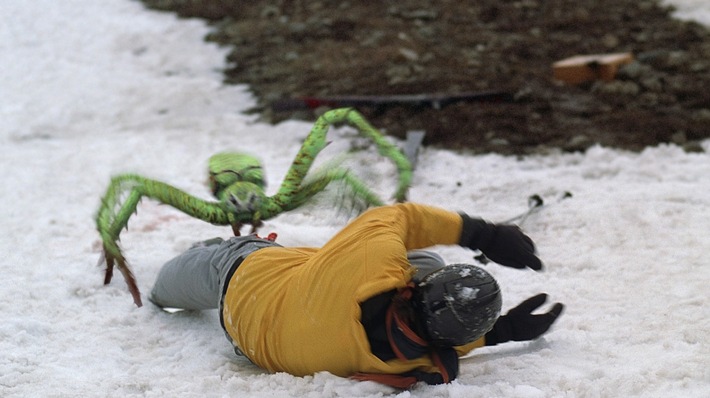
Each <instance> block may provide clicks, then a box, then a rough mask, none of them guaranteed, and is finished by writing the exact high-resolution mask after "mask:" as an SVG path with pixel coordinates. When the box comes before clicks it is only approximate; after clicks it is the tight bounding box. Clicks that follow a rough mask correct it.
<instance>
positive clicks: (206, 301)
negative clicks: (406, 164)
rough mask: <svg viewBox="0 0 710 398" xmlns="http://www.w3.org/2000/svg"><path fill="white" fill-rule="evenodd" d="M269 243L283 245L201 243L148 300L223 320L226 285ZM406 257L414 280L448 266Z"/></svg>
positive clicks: (165, 271) (162, 275)
mask: <svg viewBox="0 0 710 398" xmlns="http://www.w3.org/2000/svg"><path fill="white" fill-rule="evenodd" d="M270 246H280V245H278V244H276V243H274V242H271V241H268V240H265V239H261V238H257V237H256V236H253V235H251V236H236V237H233V238H230V239H228V240H222V239H220V238H215V239H211V240H208V241H204V242H200V243H198V244H196V245H194V246H193V247H191V248H190V249H188V250H187V251H186V252H184V253H182V254H180V255H178V256H177V257H175V258H173V259H172V260H170V261H168V262H167V263H165V265H163V267H162V268H161V269H160V272H159V273H158V277H157V279H156V281H155V285H154V286H153V291H152V292H151V294H150V297H149V300H150V301H151V302H153V304H155V305H157V306H159V307H161V308H180V309H186V310H207V309H219V310H220V319H221V315H222V314H221V309H222V306H221V304H222V300H223V296H224V293H225V291H226V287H227V286H226V284H227V283H228V282H229V279H230V278H231V276H232V275H233V274H234V271H236V269H237V267H238V266H239V264H241V262H242V261H243V260H244V259H245V258H246V257H247V256H248V255H249V254H251V253H253V252H254V251H256V250H259V249H261V248H264V247H270ZM407 259H408V260H409V262H410V264H412V265H413V266H414V267H416V268H417V274H416V275H415V277H414V279H415V281H416V280H421V278H422V277H423V276H424V275H426V274H428V273H430V272H432V271H435V270H437V269H439V268H441V267H443V266H444V265H445V264H444V260H443V259H442V258H441V256H439V255H438V254H436V253H434V252H430V251H424V250H413V251H410V252H409V253H407Z"/></svg>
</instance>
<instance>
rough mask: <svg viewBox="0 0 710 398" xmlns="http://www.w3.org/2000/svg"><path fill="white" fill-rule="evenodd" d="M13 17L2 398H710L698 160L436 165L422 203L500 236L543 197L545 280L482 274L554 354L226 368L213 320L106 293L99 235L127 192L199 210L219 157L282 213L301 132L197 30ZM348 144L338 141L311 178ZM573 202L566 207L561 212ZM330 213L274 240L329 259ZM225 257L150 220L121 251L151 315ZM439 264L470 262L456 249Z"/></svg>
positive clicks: (631, 157) (279, 225) (1, 159)
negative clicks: (171, 285)
mask: <svg viewBox="0 0 710 398" xmlns="http://www.w3.org/2000/svg"><path fill="white" fill-rule="evenodd" d="M673 3H674V4H677V5H678V6H679V13H678V16H679V17H682V18H695V19H697V20H698V21H700V22H702V23H705V24H710V2H707V1H705V0H675V1H673ZM0 13H1V14H2V15H3V16H4V18H3V23H2V24H1V25H0V59H1V60H2V68H0V170H2V177H3V178H2V180H0V181H1V182H0V184H2V185H1V186H2V190H1V191H0V192H1V193H0V220H1V222H2V232H3V233H2V235H0V253H1V254H2V258H1V259H0V353H1V354H0V396H2V397H77V396H83V397H130V396H141V397H157V396H167V397H183V396H199V397H223V396H238V397H246V396H251V397H291V396H293V397H323V396H339V397H382V396H390V395H392V396H400V397H522V398H535V397H611V396H614V397H632V396H638V397H707V396H710V348H709V347H710V346H709V344H708V341H710V306H709V305H708V298H709V293H708V286H709V285H710V283H709V282H710V269H709V262H710V260H709V256H708V253H710V238H708V228H709V226H710V193H709V192H710V157H709V156H708V154H707V153H685V152H684V151H683V150H681V149H680V148H678V147H675V146H667V145H663V146H659V147H655V148H648V149H647V150H645V151H643V152H641V153H628V152H622V151H618V150H613V149H608V148H601V147H595V148H592V149H591V150H589V151H588V152H586V153H584V154H580V153H577V154H552V155H547V156H531V157H526V158H523V159H517V158H513V157H503V156H498V155H483V156H471V155H467V154H461V153H454V152H450V151H444V150H437V149H431V148H424V149H423V151H422V152H421V154H420V158H419V162H418V167H417V169H416V171H415V175H414V183H413V186H412V188H411V191H410V200H411V201H415V202H421V203H426V204H432V205H439V206H445V207H446V208H449V209H451V210H456V211H465V212H468V213H469V214H471V215H475V216H481V217H484V218H486V219H488V220H491V221H497V220H505V219H507V218H509V217H511V216H513V215H515V214H518V213H520V212H523V211H524V210H525V207H526V199H527V197H528V196H529V195H532V194H535V193H537V194H540V195H541V196H542V197H543V198H545V199H546V201H547V202H549V203H551V206H549V207H548V208H546V209H544V210H543V211H541V212H539V213H537V214H535V215H533V216H531V217H529V218H528V219H527V220H526V222H525V224H524V225H523V228H524V229H525V231H526V232H527V233H528V234H529V235H530V236H531V237H532V238H533V239H534V240H535V242H536V243H537V247H538V250H539V254H540V256H541V257H542V259H543V260H544V262H545V265H546V267H545V271H544V272H540V273H536V272H533V271H521V270H514V269H509V268H503V267H500V266H497V265H495V264H489V265H487V266H486V267H487V268H486V269H487V270H489V271H490V272H491V273H492V274H493V275H494V276H495V277H496V279H497V280H498V282H499V283H500V285H501V289H502V291H503V309H504V311H503V312H505V311H506V310H507V309H509V308H511V307H513V306H515V305H517V304H518V303H519V302H521V301H522V300H524V299H526V298H528V297H530V296H532V295H534V294H536V293H538V292H547V293H549V294H550V299H551V300H554V301H560V302H563V303H565V305H566V310H565V312H564V313H563V314H562V316H561V317H560V318H559V320H558V322H557V323H556V324H555V325H554V327H553V329H552V330H551V331H550V332H549V333H548V334H546V335H545V336H544V337H543V338H541V339H538V340H535V341H533V342H525V343H509V344H506V345H501V346H497V347H489V348H485V349H481V350H477V351H474V352H473V353H472V354H471V355H470V356H469V357H467V358H465V359H463V360H462V362H461V372H460V376H459V378H458V379H457V380H456V381H454V382H453V383H451V384H447V385H440V386H426V385H418V386H416V387H415V388H414V389H412V390H410V391H398V390H394V389H391V388H389V387H386V386H383V385H379V384H375V383H372V382H356V381H352V380H349V379H344V378H339V377H336V376H333V375H331V374H328V373H325V372H323V373H318V374H315V375H313V376H308V377H294V376H291V375H288V374H283V373H279V374H270V373H268V372H266V371H264V370H261V369H259V368H257V367H255V366H253V365H252V364H250V363H249V362H248V361H246V360H244V359H242V358H238V357H236V356H235V355H234V354H233V352H232V350H231V348H230V344H229V343H228V342H227V341H226V339H225V337H224V335H223V333H222V331H221V330H220V327H219V323H218V317H217V314H216V312H215V311H206V312H180V313H175V314H169V313H166V312H163V311H160V310H159V309H157V308H155V307H154V306H152V305H150V304H147V305H146V306H144V307H142V308H136V307H135V306H134V305H133V303H132V300H131V297H130V295H129V293H128V291H127V289H126V285H125V283H124V282H123V280H122V278H121V276H120V275H116V276H115V277H114V281H113V282H112V283H111V284H110V285H108V286H104V285H103V284H102V280H103V275H102V272H103V269H102V268H101V267H99V266H97V262H98V260H99V257H100V250H99V248H100V245H99V238H98V235H97V233H96V230H95V227H94V222H93V216H94V214H95V212H96V210H97V208H98V205H99V201H100V197H101V195H102V194H103V192H104V190H105V189H106V187H107V185H108V182H109V179H110V177H111V176H112V175H114V174H117V173H122V172H134V173H139V174H141V175H145V176H150V177H152V178H156V179H160V180H162V181H166V182H169V183H172V184H174V185H176V186H178V187H180V188H182V189H184V190H186V191H188V192H190V193H192V194H194V195H197V196H200V197H203V198H205V199H208V198H209V192H208V190H207V188H206V185H205V180H206V160H207V158H208V157H209V156H210V155H211V154H213V153H215V152H218V151H223V150H241V151H246V152H249V153H253V154H256V155H258V156H259V157H260V158H261V159H262V160H263V161H264V165H265V168H266V173H267V177H268V180H269V187H268V193H269V194H273V193H274V192H275V191H276V189H277V188H278V186H279V184H280V183H281V181H282V179H283V176H284V174H285V172H286V170H287V168H288V166H289V164H290V163H291V161H292V160H293V157H294V156H295V154H296V152H297V150H298V148H299V146H300V143H301V141H302V140H303V138H304V137H305V136H306V135H307V133H308V131H309V128H310V124H309V123H305V122H285V123H282V124H280V125H277V126H270V125H266V124H262V123H259V122H257V121H255V119H254V118H253V117H252V116H248V115H246V114H245V113H244V111H245V109H247V108H249V107H250V106H251V105H253V104H254V99H253V98H251V97H250V95H249V94H248V91H247V89H246V87H243V86H225V85H223V84H222V83H221V75H220V68H222V67H223V65H224V64H223V62H224V55H225V50H223V49H219V48H217V47H215V46H213V45H211V44H206V43H205V42H204V41H203V37H204V36H205V34H206V33H207V32H208V28H207V27H206V25H205V24H204V23H203V22H201V21H197V20H179V19H177V18H176V17H175V16H173V15H172V14H169V13H158V12H153V11H147V10H145V9H144V8H143V7H142V5H141V4H140V3H139V2H136V1H128V0H102V1H92V0H71V1H55V0H34V1H31V2H30V1H13V0H0ZM354 136H355V132H354V131H353V130H351V129H348V128H339V129H334V130H332V131H331V132H330V133H329V137H328V138H329V140H332V141H333V143H332V144H331V145H330V146H329V147H327V148H326V150H325V151H324V152H323V153H322V155H321V157H319V159H321V158H322V159H323V160H327V159H328V158H333V157H336V156H337V155H338V154H340V153H342V152H344V151H346V150H348V149H350V147H351V143H352V142H353V137H354ZM397 144H398V145H401V143H397ZM357 146H358V147H362V146H363V145H362V143H361V142H360V143H358V144H357ZM703 146H704V148H705V150H706V151H710V142H704V143H703ZM348 163H349V167H351V169H352V170H353V173H356V174H357V175H360V176H361V177H362V178H364V179H365V180H366V181H368V183H369V184H371V185H372V187H373V189H375V190H377V192H379V193H381V194H382V196H383V197H389V195H390V194H391V193H392V192H393V191H394V187H395V185H394V184H395V177H396V173H395V170H394V167H393V166H392V163H391V162H389V161H388V160H386V159H383V158H381V157H380V156H378V155H377V154H376V151H375V150H374V148H373V147H365V148H364V149H362V150H360V151H357V152H355V153H354V154H353V155H352V159H350V160H348ZM565 191H570V192H572V193H573V197H572V198H569V199H565V200H563V201H560V202H559V203H555V199H554V198H556V197H558V196H559V195H560V194H561V193H563V192H565ZM331 194H332V195H331V196H328V193H325V194H323V196H322V197H321V200H320V201H319V202H318V203H316V204H311V205H308V206H305V207H303V208H301V209H298V210H296V211H293V212H291V213H288V214H285V215H282V216H279V217H277V218H274V219H272V220H269V221H268V222H266V224H265V226H264V227H263V228H262V230H261V232H263V233H268V232H271V231H275V232H277V233H278V234H279V238H278V241H279V242H280V243H281V244H283V245H307V246H319V245H321V244H323V243H324V242H326V241H327V240H328V238H329V237H330V236H331V235H332V234H334V233H335V232H336V231H338V230H339V229H340V228H341V227H343V226H344V225H345V224H346V223H347V222H348V220H349V219H348V217H347V216H346V215H343V214H342V213H339V212H338V211H337V210H336V209H334V207H333V206H331V205H329V201H328V200H329V198H330V199H332V197H337V190H334V191H333V192H331ZM229 235H230V230H229V228H226V227H216V226H212V225H209V224H207V223H204V222H201V221H198V220H194V219H191V218H189V217H187V216H185V215H183V214H182V213H179V212H177V211H175V210H173V209H172V208H170V207H168V206H161V205H158V204H157V203H155V202H154V201H151V200H144V201H143V202H142V203H141V204H140V205H139V207H138V214H137V215H135V216H134V217H133V218H132V219H131V223H130V228H129V230H128V231H125V232H124V233H123V234H122V240H121V244H122V246H123V248H124V249H125V253H126V255H127V257H128V259H129V261H130V262H131V264H132V266H133V269H134V271H135V273H136V276H137V280H138V284H139V286H140V288H141V289H142V291H143V293H144V295H145V293H146V292H147V291H149V290H150V287H151V286H152V282H153V281H154V279H155V277H156V274H157V271H158V269H159V268H160V266H161V265H162V264H163V263H164V262H165V261H167V260H168V259H170V258H171V257H173V256H175V255H177V254H178V253H180V252H181V251H183V250H185V249H186V248H187V247H189V246H190V245H191V244H192V243H193V242H195V241H197V240H202V239H207V238H211V237H214V236H222V237H227V236H229ZM434 250H436V251H437V252H439V253H440V254H441V255H442V256H444V258H446V259H447V261H449V262H451V263H455V262H472V261H473V260H472V253H471V252H470V251H467V250H465V249H462V248H458V247H436V248H434ZM265 288H268V287H265ZM144 301H145V300H144ZM546 308H547V306H546V307H544V308H543V310H544V309H546Z"/></svg>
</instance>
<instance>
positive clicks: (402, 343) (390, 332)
mask: <svg viewBox="0 0 710 398" xmlns="http://www.w3.org/2000/svg"><path fill="white" fill-rule="evenodd" d="M413 289H414V284H413V283H410V284H408V285H407V287H405V288H404V289H402V290H400V291H399V292H398V293H397V294H396V295H395V297H394V298H393V299H392V304H391V305H390V307H389V308H388V309H387V315H386V318H385V322H386V328H387V338H388V340H389V343H390V347H391V348H392V351H393V352H394V354H395V356H396V357H397V358H398V359H400V360H402V361H406V360H411V359H416V358H419V357H422V356H424V355H427V354H428V355H429V356H430V357H431V359H432V362H434V365H436V367H437V368H439V372H440V374H441V376H440V378H439V377H436V376H439V375H433V374H427V375H426V376H424V375H421V376H418V377H417V378H418V379H420V380H424V381H426V382H427V383H429V384H439V383H448V382H449V381H451V380H453V379H455V378H456V376H457V375H458V370H459V369H458V368H459V360H458V354H457V353H456V350H454V349H453V348H451V347H434V346H431V345H430V344H429V342H428V341H426V340H425V339H424V338H422V337H421V336H419V335H418V334H417V333H416V332H415V331H414V330H413V329H412V328H411V326H410V324H411V323H413V322H414V321H413V319H407V318H409V317H407V314H408V313H409V311H411V304H410V299H411V298H412V295H413ZM417 373H420V372H417ZM422 376H424V377H422ZM428 378H434V379H435V380H431V381H430V380H427V379H428Z"/></svg>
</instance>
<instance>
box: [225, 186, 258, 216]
mask: <svg viewBox="0 0 710 398" xmlns="http://www.w3.org/2000/svg"><path fill="white" fill-rule="evenodd" d="M217 198H218V199H219V201H220V202H222V203H224V204H225V205H226V206H227V209H228V210H229V212H230V213H232V214H235V215H238V217H237V218H238V219H241V220H251V219H253V215H254V214H255V213H258V212H260V211H261V207H262V205H263V204H264V203H265V201H266V194H264V191H263V190H262V189H261V187H260V186H258V185H256V184H254V183H251V182H246V181H242V182H237V183H234V184H232V185H230V186H228V187H226V188H225V189H223V190H221V191H220V192H219V196H217Z"/></svg>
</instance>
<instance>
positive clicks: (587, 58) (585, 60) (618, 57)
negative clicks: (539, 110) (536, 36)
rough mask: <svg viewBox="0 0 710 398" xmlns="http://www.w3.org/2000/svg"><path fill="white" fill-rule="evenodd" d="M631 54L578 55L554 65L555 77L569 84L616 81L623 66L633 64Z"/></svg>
mask: <svg viewBox="0 0 710 398" xmlns="http://www.w3.org/2000/svg"><path fill="white" fill-rule="evenodd" d="M633 59H634V57H633V55H632V54H631V53H615V54H595V55H577V56H574V57H570V58H566V59H563V60H560V61H557V62H555V63H554V64H552V72H553V77H554V78H555V79H557V80H561V81H563V82H565V83H569V84H580V83H584V82H588V81H591V80H605V81H610V80H614V78H615V77H616V72H617V70H618V69H619V67H620V66H621V65H625V64H628V63H631V61H633Z"/></svg>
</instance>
